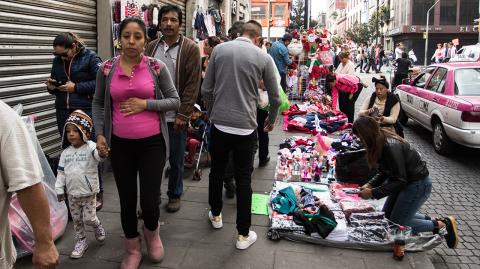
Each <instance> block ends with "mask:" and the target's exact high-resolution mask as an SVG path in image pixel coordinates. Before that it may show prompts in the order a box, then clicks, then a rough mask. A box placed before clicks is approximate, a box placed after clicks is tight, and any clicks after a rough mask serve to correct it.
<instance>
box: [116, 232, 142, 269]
mask: <svg viewBox="0 0 480 269" xmlns="http://www.w3.org/2000/svg"><path fill="white" fill-rule="evenodd" d="M141 242H142V240H141V239H140V236H137V237H136V238H132V239H125V255H124V256H123V260H122V265H121V266H120V268H121V269H137V268H138V266H139V265H140V262H141V261H142V251H141V249H142V244H141Z"/></svg>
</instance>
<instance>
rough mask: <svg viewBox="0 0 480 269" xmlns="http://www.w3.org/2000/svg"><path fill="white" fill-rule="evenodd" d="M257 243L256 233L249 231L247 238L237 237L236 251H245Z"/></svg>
mask: <svg viewBox="0 0 480 269" xmlns="http://www.w3.org/2000/svg"><path fill="white" fill-rule="evenodd" d="M255 241H257V233H255V232H254V231H249V232H248V236H243V235H238V239H237V244H236V247H237V248H238V249H247V248H249V247H250V246H251V245H253V243H255Z"/></svg>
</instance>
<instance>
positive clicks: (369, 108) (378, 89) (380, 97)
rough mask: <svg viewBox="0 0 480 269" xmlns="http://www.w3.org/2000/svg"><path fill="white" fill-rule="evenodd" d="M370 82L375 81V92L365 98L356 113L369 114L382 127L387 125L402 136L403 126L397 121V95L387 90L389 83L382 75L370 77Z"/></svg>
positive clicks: (398, 103)
mask: <svg viewBox="0 0 480 269" xmlns="http://www.w3.org/2000/svg"><path fill="white" fill-rule="evenodd" d="M372 82H373V83H375V92H374V93H372V95H371V96H370V98H365V101H364V102H363V104H362V107H361V108H360V112H359V113H358V115H359V116H371V117H373V118H375V119H376V120H377V122H378V123H380V125H381V126H382V127H389V128H391V129H392V130H393V131H395V132H396V133H397V134H398V135H399V136H401V137H403V128H402V126H401V125H400V124H399V123H398V122H397V120H398V115H399V114H400V109H401V108H400V102H399V101H398V98H397V96H396V95H395V94H393V93H391V92H390V91H389V90H388V89H389V88H390V85H389V84H388V82H387V79H386V78H385V77H384V76H381V77H380V78H379V79H377V78H372Z"/></svg>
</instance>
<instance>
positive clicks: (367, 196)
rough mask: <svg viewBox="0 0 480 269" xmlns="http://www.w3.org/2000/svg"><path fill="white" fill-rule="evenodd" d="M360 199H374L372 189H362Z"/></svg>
mask: <svg viewBox="0 0 480 269" xmlns="http://www.w3.org/2000/svg"><path fill="white" fill-rule="evenodd" d="M359 195H360V197H362V198H363V199H370V198H372V196H373V195H372V189H370V188H365V189H362V190H361V191H360V193H359Z"/></svg>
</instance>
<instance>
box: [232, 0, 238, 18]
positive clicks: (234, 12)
mask: <svg viewBox="0 0 480 269" xmlns="http://www.w3.org/2000/svg"><path fill="white" fill-rule="evenodd" d="M232 15H237V0H232Z"/></svg>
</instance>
